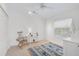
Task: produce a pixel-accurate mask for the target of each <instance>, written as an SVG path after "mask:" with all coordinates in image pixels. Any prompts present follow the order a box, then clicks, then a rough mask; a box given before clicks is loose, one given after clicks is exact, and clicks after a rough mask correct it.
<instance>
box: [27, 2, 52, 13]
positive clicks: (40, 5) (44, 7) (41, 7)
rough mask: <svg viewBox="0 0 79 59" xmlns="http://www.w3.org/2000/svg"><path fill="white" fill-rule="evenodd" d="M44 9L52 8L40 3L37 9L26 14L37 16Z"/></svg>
mask: <svg viewBox="0 0 79 59" xmlns="http://www.w3.org/2000/svg"><path fill="white" fill-rule="evenodd" d="M44 9H52V7H49V6H47V5H46V4H45V3H40V4H39V8H38V9H36V10H32V11H28V14H39V13H38V12H39V11H40V10H41V11H42V10H44Z"/></svg>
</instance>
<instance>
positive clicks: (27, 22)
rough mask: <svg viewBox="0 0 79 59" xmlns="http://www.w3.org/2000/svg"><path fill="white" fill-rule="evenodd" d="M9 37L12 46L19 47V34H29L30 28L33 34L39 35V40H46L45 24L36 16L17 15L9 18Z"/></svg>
mask: <svg viewBox="0 0 79 59" xmlns="http://www.w3.org/2000/svg"><path fill="white" fill-rule="evenodd" d="M8 26H9V28H8V33H9V34H8V35H9V41H10V44H9V45H10V46H12V45H17V41H16V39H17V36H18V35H17V32H18V31H23V32H24V35H26V34H28V28H29V27H30V28H31V29H32V32H38V33H39V39H45V34H44V33H45V30H44V29H45V24H44V20H43V19H42V18H40V17H39V16H36V15H28V14H26V16H23V15H20V14H17V15H16V14H15V15H13V16H11V17H10V18H9V24H8Z"/></svg>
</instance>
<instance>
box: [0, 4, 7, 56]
mask: <svg viewBox="0 0 79 59" xmlns="http://www.w3.org/2000/svg"><path fill="white" fill-rule="evenodd" d="M0 7H1V6H0ZM7 21H8V18H7V16H6V14H5V13H4V11H3V10H2V9H1V8H0V56H3V55H5V53H6V51H7V49H8V36H7V35H8V32H7V31H8V30H7V28H8V26H7Z"/></svg>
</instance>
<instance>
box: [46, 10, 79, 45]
mask: <svg viewBox="0 0 79 59" xmlns="http://www.w3.org/2000/svg"><path fill="white" fill-rule="evenodd" d="M68 18H72V20H73V23H74V25H75V26H76V29H75V31H76V33H77V35H76V33H75V34H73V36H74V35H76V37H75V38H76V39H72V40H74V41H76V42H79V39H78V38H79V36H78V34H79V31H78V30H79V9H72V10H68V11H64V12H62V13H59V14H57V15H55V16H52V17H51V18H50V20H49V19H48V20H49V21H47V22H48V23H47V24H48V25H47V26H49V22H50V24H53V22H54V21H57V20H64V19H68ZM51 27H52V28H51V31H49V30H48V31H47V39H48V40H49V39H52V40H53V41H54V42H58V43H60V42H61V43H60V44H63V41H62V40H59V39H57V38H55V37H54V31H53V30H54V28H53V25H52V26H51ZM50 35H52V37H50Z"/></svg>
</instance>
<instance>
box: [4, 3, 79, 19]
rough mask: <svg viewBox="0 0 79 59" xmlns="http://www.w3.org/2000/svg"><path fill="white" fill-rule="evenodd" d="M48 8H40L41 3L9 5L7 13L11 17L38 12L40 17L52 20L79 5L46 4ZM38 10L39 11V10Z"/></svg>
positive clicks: (6, 5)
mask: <svg viewBox="0 0 79 59" xmlns="http://www.w3.org/2000/svg"><path fill="white" fill-rule="evenodd" d="M44 5H45V6H47V8H40V3H7V4H5V7H6V12H7V14H8V15H9V16H11V15H12V16H13V15H23V16H26V15H28V11H37V13H38V14H35V15H34V16H36V15H38V16H41V17H44V18H50V17H52V16H54V15H56V14H58V13H61V12H65V11H68V10H73V9H75V8H78V7H79V4H77V3H44ZM37 9H38V10H37Z"/></svg>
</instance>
